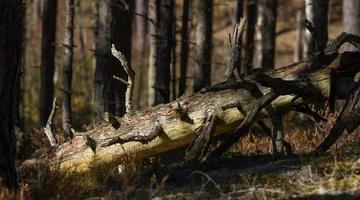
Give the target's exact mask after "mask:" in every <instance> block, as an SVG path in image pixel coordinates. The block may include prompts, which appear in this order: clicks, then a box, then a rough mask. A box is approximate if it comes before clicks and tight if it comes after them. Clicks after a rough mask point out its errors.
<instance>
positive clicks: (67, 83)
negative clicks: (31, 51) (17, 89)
mask: <svg viewBox="0 0 360 200" xmlns="http://www.w3.org/2000/svg"><path fill="white" fill-rule="evenodd" d="M65 5H66V14H65V15H66V22H65V39H64V45H65V62H64V68H63V88H62V89H63V93H64V96H63V103H62V126H63V129H64V131H65V135H66V136H67V137H68V138H69V137H71V123H72V111H71V90H72V87H71V85H72V62H73V46H74V15H75V12H74V9H75V7H74V6H75V5H74V0H66V1H65Z"/></svg>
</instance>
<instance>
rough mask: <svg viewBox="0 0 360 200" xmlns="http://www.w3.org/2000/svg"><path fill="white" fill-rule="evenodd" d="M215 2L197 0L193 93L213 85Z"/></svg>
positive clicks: (195, 2)
mask: <svg viewBox="0 0 360 200" xmlns="http://www.w3.org/2000/svg"><path fill="white" fill-rule="evenodd" d="M212 7H213V0H208V1H203V0H195V1H194V9H195V16H196V19H197V23H196V33H195V37H196V58H195V59H196V64H195V68H194V74H193V79H194V84H193V91H194V92H197V91H200V90H201V89H202V88H204V87H207V86H209V85H210V84H211V48H212V44H211V42H212V39H211V37H212V12H213V11H212V10H213V8H212Z"/></svg>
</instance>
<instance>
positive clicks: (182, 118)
mask: <svg viewBox="0 0 360 200" xmlns="http://www.w3.org/2000/svg"><path fill="white" fill-rule="evenodd" d="M359 71H360V56H359V53H357V52H356V53H353V52H351V53H349V52H346V53H343V54H337V55H335V54H331V55H329V56H326V57H323V59H321V61H320V63H319V60H318V59H313V60H308V61H304V62H300V63H294V64H292V65H288V66H286V67H282V68H277V69H274V70H270V71H267V72H266V74H267V75H268V76H269V77H272V78H275V79H276V78H281V79H284V80H287V81H289V82H291V81H292V80H293V81H294V82H293V83H296V82H297V83H298V82H299V81H304V79H303V78H302V77H306V78H307V79H306V81H307V83H309V84H310V87H305V88H303V89H301V91H300V92H304V94H307V95H305V96H303V97H302V98H296V97H295V95H293V94H290V93H293V92H294V91H295V90H297V91H299V89H294V91H293V89H291V88H293V87H288V88H285V87H284V88H281V87H277V88H275V90H283V89H285V90H289V91H290V92H289V93H286V94H285V93H284V94H283V95H281V96H279V97H277V98H276V99H275V100H274V101H273V102H272V103H271V105H272V106H273V107H274V109H276V110H277V112H278V114H285V113H287V112H289V111H290V110H291V107H292V106H293V105H294V104H299V105H302V104H304V103H310V104H311V103H316V102H317V103H323V102H325V101H327V100H328V98H329V97H330V93H333V94H335V95H336V96H335V97H336V98H344V97H346V96H348V94H349V91H351V88H352V87H353V85H354V82H353V79H354V76H355V74H356V73H358V72H359ZM334 72H335V73H336V74H337V75H336V76H337V79H336V81H335V82H333V83H332V80H333V79H332V73H334ZM245 79H246V80H251V79H252V76H251V75H250V76H249V77H245ZM221 86H224V83H220V84H218V85H214V86H213V87H212V88H218V90H205V91H201V92H198V93H195V94H193V95H191V96H188V97H183V98H180V99H178V100H176V101H174V102H171V103H168V104H163V105H159V106H156V107H153V108H150V109H149V110H147V111H145V112H137V113H136V114H130V115H127V116H126V117H123V118H116V119H113V121H112V122H111V121H108V122H103V123H101V124H99V125H98V126H96V127H95V128H94V129H92V130H89V131H88V132H86V133H78V136H77V137H75V138H74V139H73V140H71V141H69V142H67V143H64V144H62V145H61V146H60V147H59V148H57V149H52V150H50V151H47V152H46V154H47V155H48V156H44V154H41V153H40V154H38V156H36V157H35V158H34V159H32V160H28V161H26V162H25V163H24V164H23V167H25V168H23V169H27V168H26V166H29V165H30V166H38V164H39V163H44V164H46V165H49V167H51V168H53V169H55V170H57V169H59V168H60V170H64V171H65V172H68V171H69V168H70V169H71V171H72V170H74V171H77V172H88V171H89V170H91V169H93V168H94V167H96V166H97V165H105V164H106V163H113V164H121V162H122V160H121V158H124V156H126V155H128V154H129V153H131V154H132V155H135V156H136V158H138V159H141V158H149V157H152V156H160V155H162V154H163V153H166V152H168V151H170V150H172V149H176V148H179V147H183V146H186V145H188V144H189V143H190V142H191V141H192V140H193V139H194V138H195V137H196V136H197V134H199V133H198V131H199V128H200V127H201V126H202V125H203V124H204V119H205V118H206V116H207V111H208V110H209V108H214V107H216V108H219V113H218V114H217V116H218V117H219V120H218V121H217V123H216V124H215V126H216V127H215V129H214V136H216V137H217V138H224V137H226V133H229V132H231V131H233V130H234V129H236V127H238V125H239V124H240V123H242V121H243V120H244V119H245V117H246V115H247V114H248V113H249V111H250V110H252V109H253V108H254V107H255V106H256V105H258V103H259V101H257V100H255V99H254V97H253V96H252V95H251V93H250V92H249V91H248V90H245V89H239V88H228V89H227V88H224V89H221ZM259 89H260V90H261V92H262V93H264V94H266V95H268V94H269V93H271V92H269V91H270V89H269V88H267V87H259ZM295 93H296V92H295ZM314 94H317V95H314ZM294 98H296V102H295V101H294ZM179 105H181V106H180V107H181V108H180V107H179ZM238 105H241V106H240V107H238ZM239 108H240V109H239ZM268 117H269V115H268V114H267V112H266V111H265V110H261V111H260V113H258V115H257V116H256V119H255V121H258V120H261V119H263V118H268ZM114 121H117V123H114ZM119 124H120V125H119ZM119 126H120V127H119ZM244 134H245V133H244ZM44 161H45V162H44ZM105 166H108V165H105ZM113 166H114V165H113ZM115 166H116V165H115Z"/></svg>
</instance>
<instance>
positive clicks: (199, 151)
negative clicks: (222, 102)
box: [186, 106, 220, 161]
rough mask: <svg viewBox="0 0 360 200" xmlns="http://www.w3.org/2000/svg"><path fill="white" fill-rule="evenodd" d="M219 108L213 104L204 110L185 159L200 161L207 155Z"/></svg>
mask: <svg viewBox="0 0 360 200" xmlns="http://www.w3.org/2000/svg"><path fill="white" fill-rule="evenodd" d="M219 114H220V110H219V109H218V108H216V107H214V106H212V107H210V108H208V109H207V110H206V112H205V118H204V121H203V123H202V124H201V126H200V127H199V128H198V131H196V132H197V133H196V136H195V138H194V139H193V141H192V142H191V143H190V145H189V146H188V148H187V150H186V151H187V155H186V160H188V161H191V160H198V161H201V160H202V159H203V158H205V156H206V155H207V152H208V149H209V147H210V144H211V139H212V137H213V134H214V132H215V127H216V122H217V120H218V118H219Z"/></svg>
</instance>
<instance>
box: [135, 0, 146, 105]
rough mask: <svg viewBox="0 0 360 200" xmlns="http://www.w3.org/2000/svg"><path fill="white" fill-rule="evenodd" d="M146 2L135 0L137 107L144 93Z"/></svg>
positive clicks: (144, 0)
mask: <svg viewBox="0 0 360 200" xmlns="http://www.w3.org/2000/svg"><path fill="white" fill-rule="evenodd" d="M148 3H149V0H136V4H135V13H136V16H135V29H136V39H135V41H136V44H135V47H136V48H137V52H138V56H140V59H139V62H140V63H139V69H138V73H137V76H136V77H135V78H136V82H137V83H138V84H137V85H136V86H137V101H136V106H137V107H138V108H139V107H140V104H141V100H142V98H141V97H142V94H143V93H144V91H143V90H144V81H143V80H144V78H143V77H144V71H145V59H144V58H145V56H146V47H147V41H146V34H147V29H148V26H147V21H146V19H147V18H146V17H147V16H148V14H147V12H148Z"/></svg>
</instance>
